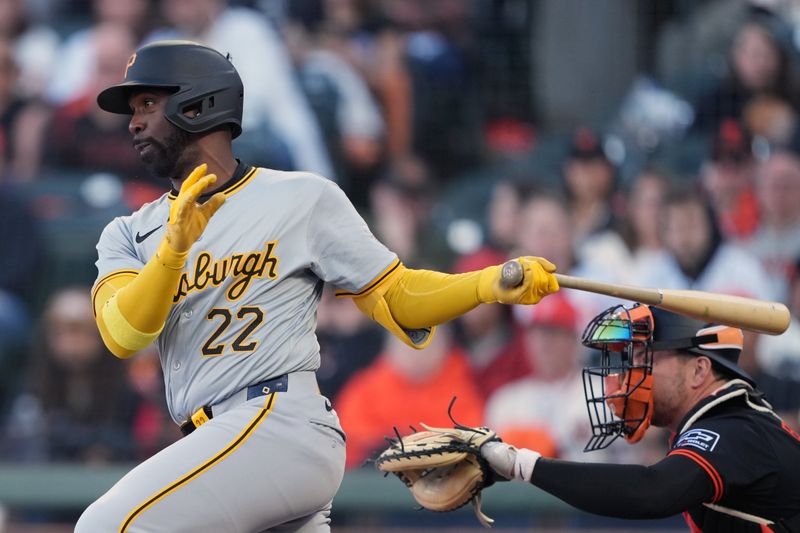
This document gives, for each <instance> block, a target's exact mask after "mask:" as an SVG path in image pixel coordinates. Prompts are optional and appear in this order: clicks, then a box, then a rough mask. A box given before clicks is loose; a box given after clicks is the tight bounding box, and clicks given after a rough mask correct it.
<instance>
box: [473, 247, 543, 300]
mask: <svg viewBox="0 0 800 533" xmlns="http://www.w3.org/2000/svg"><path fill="white" fill-rule="evenodd" d="M517 261H518V262H519V264H520V266H522V282H521V283H520V284H519V285H517V286H514V287H505V286H504V285H503V283H502V275H501V272H502V268H503V267H502V265H493V266H490V267H486V268H484V269H483V270H482V271H481V274H480V277H479V278H478V298H479V299H480V301H481V302H483V303H494V302H500V303H503V304H537V303H539V301H540V300H541V299H542V298H544V297H545V296H547V295H548V294H552V293H554V292H556V291H558V280H557V279H556V277H555V276H554V275H553V273H554V272H555V271H556V266H555V265H554V264H553V263H551V262H550V261H548V260H547V259H544V258H542V257H533V256H523V257H519V258H517Z"/></svg>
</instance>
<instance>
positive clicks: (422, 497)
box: [375, 404, 500, 527]
mask: <svg viewBox="0 0 800 533" xmlns="http://www.w3.org/2000/svg"><path fill="white" fill-rule="evenodd" d="M451 406H452V404H451ZM422 426H423V427H424V428H425V429H426V430H427V431H419V432H416V433H413V434H411V435H408V436H406V437H401V436H400V435H399V434H398V435H397V439H391V440H390V441H389V442H390V443H391V444H390V446H389V448H387V449H386V450H384V451H383V452H382V453H381V454H380V455H378V457H377V458H376V459H375V464H376V466H377V467H378V470H380V471H381V472H386V473H389V472H391V473H392V474H395V475H396V476H397V477H399V478H400V479H401V480H402V481H403V483H405V484H406V485H407V486H408V488H409V489H410V490H411V494H412V495H413V496H414V499H415V500H417V502H418V503H419V504H420V505H421V506H422V507H424V508H426V509H429V510H431V511H453V510H455V509H458V508H459V507H461V506H463V505H465V504H466V503H467V502H470V501H471V502H472V506H473V508H474V510H475V515H476V516H477V517H478V520H480V522H481V524H483V525H484V526H486V527H491V524H492V523H493V522H494V521H493V520H492V519H491V518H489V517H488V516H486V515H485V514H483V513H482V512H481V491H482V490H483V489H484V488H486V487H488V486H490V485H492V483H494V474H493V471H492V468H491V467H490V466H489V463H488V462H487V461H486V460H485V459H484V458H483V457H482V456H481V453H480V448H481V446H482V445H483V444H485V443H487V442H490V441H499V440H500V439H499V438H498V437H497V435H496V434H495V432H494V431H492V430H490V429H488V428H471V427H467V426H462V425H460V424H456V426H455V427H454V428H434V427H430V426H427V425H425V424H422ZM412 429H413V428H412Z"/></svg>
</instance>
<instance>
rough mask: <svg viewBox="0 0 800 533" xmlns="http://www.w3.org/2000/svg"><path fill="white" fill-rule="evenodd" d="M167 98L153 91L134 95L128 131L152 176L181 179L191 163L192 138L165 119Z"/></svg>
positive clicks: (131, 99) (130, 100)
mask: <svg viewBox="0 0 800 533" xmlns="http://www.w3.org/2000/svg"><path fill="white" fill-rule="evenodd" d="M168 97H169V93H168V92H167V91H159V90H155V89H150V90H147V91H141V92H135V93H133V94H132V95H131V97H130V99H129V101H128V102H129V104H130V106H131V110H132V111H133V116H132V117H131V121H130V123H129V124H128V130H130V132H131V134H132V135H133V147H134V149H136V151H137V152H138V154H139V159H141V161H142V163H144V165H145V166H146V167H147V169H148V170H149V171H150V172H151V173H152V174H153V175H154V176H156V177H160V178H180V177H181V176H183V175H184V174H185V173H186V172H185V170H186V169H187V168H188V167H190V166H191V164H192V161H193V158H192V152H193V151H192V144H191V136H190V134H189V133H187V132H185V131H183V130H181V129H180V128H178V127H176V126H175V125H174V124H172V123H171V122H170V121H168V120H167V119H166V117H165V114H164V113H165V109H166V105H167V99H168Z"/></svg>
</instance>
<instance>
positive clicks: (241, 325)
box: [97, 164, 397, 422]
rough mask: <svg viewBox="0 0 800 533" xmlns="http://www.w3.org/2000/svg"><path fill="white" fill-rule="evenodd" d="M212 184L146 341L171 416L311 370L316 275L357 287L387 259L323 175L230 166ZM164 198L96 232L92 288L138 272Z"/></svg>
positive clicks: (164, 214) (157, 232) (315, 361)
mask: <svg viewBox="0 0 800 533" xmlns="http://www.w3.org/2000/svg"><path fill="white" fill-rule="evenodd" d="M237 178H238V179H237ZM223 191H224V193H225V195H226V196H227V198H226V201H225V203H224V204H223V206H222V207H221V208H220V210H219V211H218V212H217V213H216V214H215V215H214V216H213V217H212V218H211V220H210V222H209V224H208V226H207V227H206V229H205V231H204V232H203V234H202V236H201V237H200V239H199V240H198V242H197V243H195V244H194V246H193V247H192V249H191V251H190V253H189V257H188V260H187V263H186V266H185V267H184V271H183V274H182V275H181V278H180V283H179V286H178V288H177V290H176V291H175V293H174V294H173V301H174V302H175V305H174V306H173V308H172V310H171V311H170V314H169V317H168V318H167V322H166V324H165V326H164V330H163V331H162V333H161V335H160V336H159V338H158V341H157V344H158V349H159V353H160V355H161V364H162V367H163V370H164V379H165V384H166V391H167V404H168V406H169V410H170V413H171V415H172V417H173V419H174V420H175V421H176V422H180V421H183V420H185V419H186V418H187V417H189V416H190V415H191V414H192V413H193V412H194V411H195V410H196V409H197V408H198V407H200V406H202V405H213V404H215V403H218V402H220V401H221V400H223V399H225V398H227V397H229V396H231V395H232V394H233V393H235V392H236V391H238V390H241V389H242V388H244V387H247V386H248V385H251V384H254V383H258V382H260V381H263V380H265V379H267V378H270V377H274V376H279V375H282V374H285V373H288V372H296V371H302V370H316V369H317V368H318V367H319V363H320V360H319V345H318V344H317V340H316V336H315V327H316V309H317V303H318V301H319V298H320V291H321V287H322V283H321V282H330V283H332V284H334V285H335V286H337V287H339V288H341V289H343V290H346V291H357V290H359V289H361V288H363V287H365V286H366V285H367V284H368V283H370V282H371V281H372V280H374V279H375V278H376V277H378V276H379V275H380V274H381V272H383V271H384V270H386V269H387V267H390V266H391V265H392V264H393V263H394V262H396V261H397V257H396V255H395V254H394V253H392V252H390V251H389V250H388V249H387V248H386V247H385V246H383V245H382V244H381V243H380V242H379V241H378V240H377V239H375V237H374V236H373V235H372V233H371V232H370V230H369V228H368V227H367V225H366V224H365V222H364V221H363V219H362V218H361V217H360V216H359V215H358V213H357V212H356V210H355V208H354V207H353V206H352V204H351V203H350V201H349V200H348V199H347V197H346V196H345V195H344V193H343V192H342V191H341V190H340V189H339V187H338V186H337V185H336V184H335V183H332V182H331V181H329V180H327V179H325V178H322V177H320V176H317V175H314V174H309V173H302V172H280V171H275V170H267V169H263V168H252V167H249V168H248V167H246V166H245V165H243V164H240V165H239V168H238V169H237V173H236V174H235V175H234V179H232V180H231V181H230V182H229V183H228V184H227V186H226V187H225V188H224V189H223ZM175 196H176V194H175V192H174V191H173V192H172V193H170V194H168V195H167V194H165V195H164V196H162V197H161V198H160V199H158V200H156V201H155V202H152V203H150V204H146V205H144V206H143V207H142V208H141V209H139V210H138V211H137V212H135V213H134V214H132V215H130V216H127V217H120V218H116V219H115V220H114V221H112V222H111V223H110V224H109V225H108V226H107V227H106V228H105V230H104V231H103V234H102V236H101V237H100V241H99V243H98V245H97V250H98V257H99V259H98V261H97V269H98V282H97V283H99V282H100V281H102V280H105V279H109V277H111V276H114V275H115V274H118V273H120V272H130V271H138V270H140V269H141V268H142V267H143V266H144V264H145V263H146V262H147V261H148V260H149V259H150V258H151V257H152V256H153V254H154V253H155V251H156V248H157V247H158V244H159V242H160V241H161V238H162V236H163V234H164V231H165V228H164V226H165V224H166V221H167V219H168V217H169V204H170V202H171V201H173V200H174V198H175Z"/></svg>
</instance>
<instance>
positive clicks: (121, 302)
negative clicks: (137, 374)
mask: <svg viewBox="0 0 800 533" xmlns="http://www.w3.org/2000/svg"><path fill="white" fill-rule="evenodd" d="M187 255H188V254H187V253H177V252H175V251H174V250H172V249H171V248H170V247H169V246H168V245H167V243H166V241H162V243H161V244H160V245H159V248H158V251H157V252H156V254H155V255H154V256H153V257H152V258H151V259H150V261H148V262H147V264H146V265H145V266H144V268H143V269H142V270H141V271H140V272H139V273H138V274H137V275H136V276H135V277H133V278H132V279H130V281H129V282H128V283H127V284H126V285H124V286H123V287H121V288H119V289H118V290H116V291H114V292H113V293H111V294H110V295H108V291H103V292H102V293H101V292H98V295H100V294H106V295H107V297H106V298H105V300H104V301H100V302H97V303H96V305H97V307H98V310H97V311H98V312H97V318H98V326H99V327H100V331H101V333H102V335H103V339H104V341H105V342H106V346H108V348H109V349H110V350H111V351H112V352H113V353H114V354H115V355H117V356H118V357H128V356H130V355H131V354H132V353H135V352H136V351H138V350H141V349H142V348H144V347H145V346H147V345H148V344H150V343H151V342H152V341H153V339H155V338H156V337H157V336H158V334H159V333H160V332H161V329H162V328H163V327H164V323H165V322H166V320H167V316H168V315H169V311H170V309H171V308H172V303H173V300H172V298H173V295H174V294H175V288H176V287H177V285H178V281H179V279H180V275H181V271H182V270H183V266H184V264H185V263H186V256H187Z"/></svg>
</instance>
